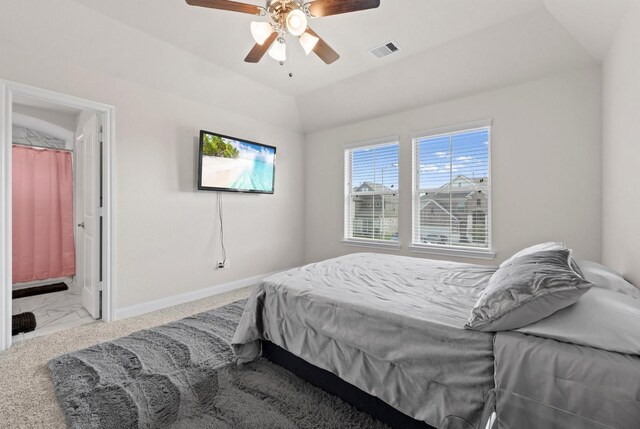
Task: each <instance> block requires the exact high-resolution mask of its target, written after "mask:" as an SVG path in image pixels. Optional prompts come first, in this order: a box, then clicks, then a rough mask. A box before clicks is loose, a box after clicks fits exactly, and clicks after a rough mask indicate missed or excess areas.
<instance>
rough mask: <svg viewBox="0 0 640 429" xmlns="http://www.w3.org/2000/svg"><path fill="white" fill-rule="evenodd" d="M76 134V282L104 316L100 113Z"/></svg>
mask: <svg viewBox="0 0 640 429" xmlns="http://www.w3.org/2000/svg"><path fill="white" fill-rule="evenodd" d="M80 121H81V122H80V124H79V126H78V134H77V138H76V147H75V155H76V223H77V227H76V233H77V234H76V238H77V239H76V253H77V255H78V256H77V259H76V261H77V264H76V284H78V285H79V286H80V287H81V288H82V305H83V306H84V307H85V308H86V309H87V311H88V312H89V313H90V314H91V316H93V317H94V318H96V319H98V318H100V307H101V306H100V288H101V285H100V272H99V270H100V244H101V243H100V229H99V228H100V207H99V205H100V176H99V175H100V142H99V139H98V120H97V116H96V115H92V116H90V117H87V118H86V120H84V121H83V118H82V116H81V119H80Z"/></svg>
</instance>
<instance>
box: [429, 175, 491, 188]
mask: <svg viewBox="0 0 640 429" xmlns="http://www.w3.org/2000/svg"><path fill="white" fill-rule="evenodd" d="M486 180H487V178H486V177H478V178H469V177H467V176H465V175H463V174H459V175H458V176H456V177H454V178H453V179H452V180H451V182H449V183H445V184H444V185H442V186H441V187H440V188H441V189H447V188H454V187H455V184H457V183H459V182H463V183H467V184H469V185H471V186H474V187H475V186H478V185H480V184H483V183H484V182H485V181H486Z"/></svg>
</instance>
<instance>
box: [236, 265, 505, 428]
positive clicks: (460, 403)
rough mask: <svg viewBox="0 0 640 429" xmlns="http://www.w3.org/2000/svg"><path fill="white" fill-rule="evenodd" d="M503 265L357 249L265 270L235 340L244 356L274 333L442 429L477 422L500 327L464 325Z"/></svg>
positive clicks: (316, 361)
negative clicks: (271, 273) (495, 330)
mask: <svg viewBox="0 0 640 429" xmlns="http://www.w3.org/2000/svg"><path fill="white" fill-rule="evenodd" d="M494 271H495V268H491V267H489V268H487V267H482V266H476V265H467V264H459V263H453V262H441V261H433V260H422V259H416V258H408V257H400V256H389V255H377V254H362V253H360V254H353V255H349V256H344V257H340V258H336V259H330V260H327V261H323V262H319V263H315V264H310V265H307V266H305V267H302V268H298V269H293V270H290V271H286V272H283V273H280V274H276V275H274V276H271V277H269V278H267V279H266V280H265V281H264V282H263V283H262V284H261V285H259V286H258V287H257V288H256V289H255V290H254V291H253V293H252V295H251V297H250V298H249V301H248V304H247V307H246V309H245V311H244V314H243V316H242V320H241V321H240V325H239V326H238V329H237V331H236V333H235V336H234V338H233V347H234V348H235V351H236V353H237V355H238V360H239V362H240V363H243V362H248V361H250V360H253V359H255V358H257V357H258V356H259V355H260V343H259V340H262V339H264V340H268V341H271V342H273V343H274V344H276V345H278V346H281V347H283V348H285V349H286V350H288V351H290V352H292V353H293V354H295V355H297V356H299V357H301V358H303V359H305V360H306V361H307V362H309V363H312V364H314V365H316V366H318V367H320V368H324V369H326V370H328V371H331V372H333V373H334V374H337V375H338V376H340V377H341V378H342V379H344V380H346V381H348V382H349V383H351V384H353V385H355V386H357V387H359V388H360V389H362V390H364V391H365V392H368V393H370V394H372V395H374V396H377V397H379V398H380V399H382V400H384V401H385V402H387V403H388V404H390V405H391V406H393V407H395V408H397V409H399V410H400V411H402V412H404V413H405V414H407V415H409V416H411V417H414V418H416V419H418V420H422V421H425V422H426V423H428V424H430V425H432V426H435V427H438V428H442V429H444V428H447V429H453V428H456V429H457V428H464V429H470V428H479V426H480V419H481V414H482V412H483V407H484V405H485V401H486V399H487V396H488V393H489V391H490V390H492V389H493V388H494V379H493V372H494V370H493V362H494V359H493V345H492V340H493V334H490V333H483V332H476V331H470V330H466V329H464V328H463V326H464V324H465V322H466V320H467V318H468V315H469V311H470V309H471V308H472V307H473V304H474V303H475V301H476V300H477V297H478V295H479V293H480V292H481V291H482V290H483V289H484V287H485V286H486V283H487V281H488V279H489V277H490V276H491V274H493V272H494Z"/></svg>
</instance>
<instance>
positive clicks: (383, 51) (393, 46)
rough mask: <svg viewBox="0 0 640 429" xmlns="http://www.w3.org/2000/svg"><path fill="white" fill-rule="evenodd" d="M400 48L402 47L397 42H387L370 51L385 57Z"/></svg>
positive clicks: (377, 55) (377, 56) (378, 56)
mask: <svg viewBox="0 0 640 429" xmlns="http://www.w3.org/2000/svg"><path fill="white" fill-rule="evenodd" d="M399 50H400V47H399V46H398V44H397V43H396V42H387V43H385V44H384V45H380V46H378V47H376V48H373V49H372V50H371V51H370V52H371V54H373V56H374V57H376V58H384V57H386V56H389V55H391V54H393V53H394V52H398V51H399Z"/></svg>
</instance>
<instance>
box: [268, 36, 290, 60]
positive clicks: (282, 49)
mask: <svg viewBox="0 0 640 429" xmlns="http://www.w3.org/2000/svg"><path fill="white" fill-rule="evenodd" d="M269 56H270V57H271V58H273V59H274V60H276V61H280V62H283V61H286V59H287V44H286V42H285V40H284V38H283V37H278V40H277V42H276V43H274V44H273V46H271V48H270V49H269Z"/></svg>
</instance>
